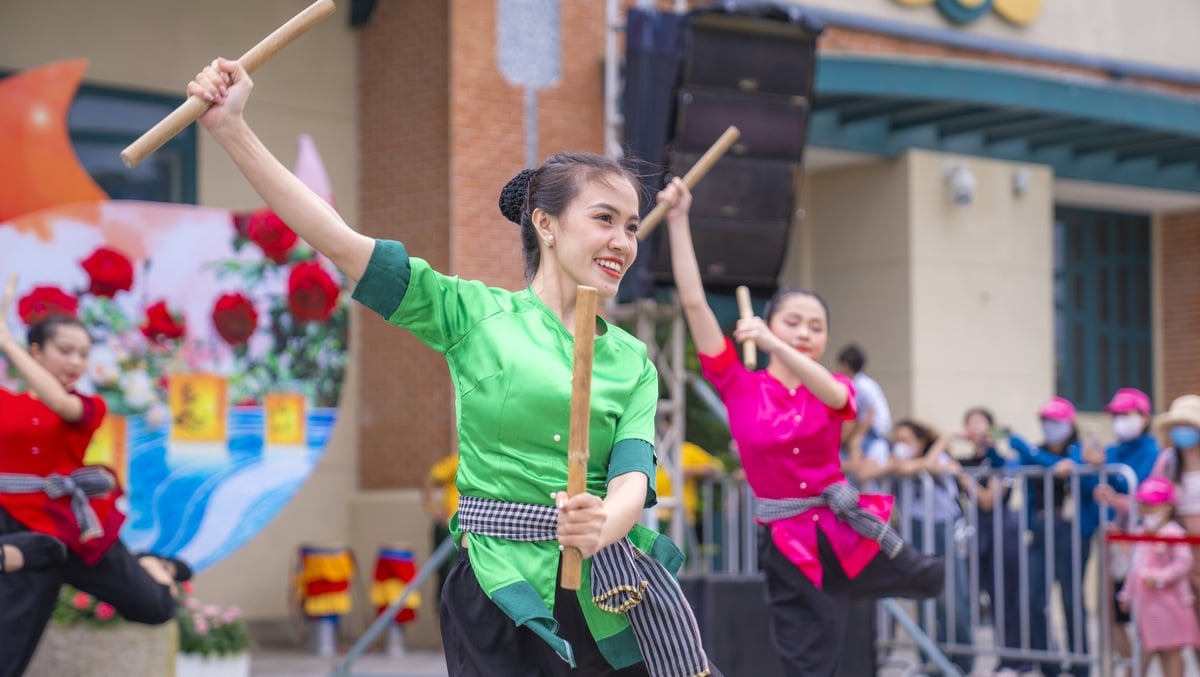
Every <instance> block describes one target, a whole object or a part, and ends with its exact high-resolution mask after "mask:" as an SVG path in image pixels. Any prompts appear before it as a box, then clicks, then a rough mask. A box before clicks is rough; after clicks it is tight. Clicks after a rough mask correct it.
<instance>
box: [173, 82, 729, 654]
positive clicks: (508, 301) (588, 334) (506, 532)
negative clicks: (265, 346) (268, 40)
mask: <svg viewBox="0 0 1200 677" xmlns="http://www.w3.org/2000/svg"><path fill="white" fill-rule="evenodd" d="M251 87H252V82H251V80H250V78H249V76H248V75H247V73H246V72H245V69H244V68H242V66H241V65H240V64H238V63H237V62H234V61H227V60H224V59H218V60H217V61H215V62H214V63H213V64H212V65H210V66H209V67H207V68H205V69H204V70H203V71H202V72H201V73H200V74H199V75H197V76H196V79H195V80H193V81H192V82H191V83H190V84H189V86H188V94H189V95H193V96H199V97H201V98H203V99H205V100H206V101H210V102H212V104H213V106H212V108H211V109H210V110H209V111H208V112H207V113H206V114H205V115H204V116H203V117H202V118H201V119H200V121H201V123H202V124H203V125H204V126H205V127H206V128H208V130H209V131H210V132H211V133H212V135H213V137H214V138H215V139H216V140H217V142H218V143H219V144H220V145H221V147H222V148H223V149H225V151H226V152H227V153H228V154H229V156H230V158H232V160H233V162H234V164H236V165H237V167H238V169H239V170H240V171H241V172H242V173H243V174H244V175H245V176H246V178H247V180H248V181H249V182H250V184H251V186H253V187H254V189H255V190H256V191H257V192H258V193H259V195H260V196H261V197H262V198H263V200H264V201H265V202H266V203H267V205H268V206H270V207H271V208H272V209H273V210H274V211H275V212H276V213H277V214H279V216H280V217H281V218H282V219H283V220H284V221H285V222H286V223H287V224H288V225H289V226H290V227H291V228H292V229H293V230H295V231H296V232H297V234H299V235H300V237H302V238H304V239H305V240H306V241H307V242H308V244H309V245H311V246H312V247H313V248H314V249H316V250H317V251H318V252H320V253H322V254H324V255H325V256H327V257H328V258H329V259H330V260H332V261H333V263H334V264H335V265H336V266H338V268H340V269H341V270H342V272H343V273H344V274H345V275H346V276H347V277H349V278H350V279H352V280H355V281H356V282H357V284H356V287H355V290H354V298H355V299H356V300H358V301H359V302H361V303H363V304H364V305H366V306H367V307H369V308H371V309H372V310H375V311H376V312H378V313H379V314H380V315H381V316H382V317H384V318H385V319H386V320H387V321H388V322H390V323H392V324H394V325H397V326H400V327H403V328H405V329H407V330H408V331H410V332H411V333H412V334H413V335H414V336H415V337H416V338H417V339H418V340H420V341H421V342H423V343H424V344H425V345H427V346H428V347H429V348H431V349H433V350H434V351H436V352H438V353H441V354H442V355H444V357H445V359H446V361H447V363H448V364H449V368H450V373H451V375H452V377H453V381H454V383H455V384H456V386H458V387H457V388H456V391H455V395H456V411H457V425H458V443H459V468H458V473H457V477H456V485H457V488H458V490H459V492H460V498H459V505H458V513H457V521H456V522H455V524H456V527H457V532H456V533H455V537H456V542H458V543H460V544H461V550H460V552H459V557H458V561H457V562H456V563H455V565H454V568H453V569H452V570H451V572H450V574H449V575H448V577H447V579H446V584H445V587H444V589H443V594H442V606H441V621H442V636H443V640H444V642H445V643H446V647H447V659H448V660H447V664H448V667H449V674H450V675H451V676H452V677H465V676H475V675H479V676H482V675H496V674H559V672H560V671H561V670H563V667H562V661H566V662H567V663H568V664H570V665H571V666H577V667H578V669H579V672H580V673H581V674H589V675H613V676H614V677H616V675H617V674H618V672H617V671H618V670H620V672H619V675H620V676H621V677H625V676H626V675H655V676H656V677H657V676H658V675H673V676H676V677H677V676H678V675H708V674H717V673H716V672H715V671H714V672H711V673H710V666H709V665H708V661H707V658H706V657H705V656H704V653H703V651H702V649H701V648H700V642H699V633H698V631H695V627H696V626H695V621H694V619H693V618H692V617H691V614H690V610H689V609H688V607H687V604H686V601H684V600H683V597H682V593H681V592H679V588H678V586H677V584H675V581H674V578H673V577H672V576H671V573H670V572H668V571H667V570H666V569H665V568H664V567H663V565H662V564H661V563H660V562H659V561H658V560H657V559H655V558H654V557H652V556H635V554H634V552H633V549H635V548H636V549H637V550H641V551H642V552H643V553H654V552H658V551H659V550H658V549H657V548H656V546H655V543H656V542H657V539H658V538H660V536H659V535H658V534H657V533H654V532H651V531H649V530H647V529H644V528H643V527H641V526H638V525H637V521H638V519H639V517H640V516H641V513H642V510H643V509H644V508H645V507H649V505H652V504H653V500H654V499H653V496H654V495H653V493H652V487H651V485H650V478H651V477H653V476H654V473H653V469H654V450H653V440H654V414H655V409H656V408H657V404H658V376H657V371H656V370H655V368H654V365H653V363H652V362H651V361H650V360H649V359H648V358H647V354H646V347H645V345H644V344H642V343H641V342H640V341H638V340H637V339H636V338H634V337H633V336H631V335H629V334H628V333H626V332H624V331H623V330H621V329H620V328H619V327H615V326H612V325H609V324H608V323H606V322H604V321H603V320H602V319H600V318H598V317H596V316H595V314H594V310H587V309H578V310H577V300H578V298H579V288H580V286H585V287H591V288H594V289H595V290H596V293H597V295H598V296H600V297H603V298H610V297H612V296H614V295H615V294H616V292H617V288H618V285H619V284H620V281H621V280H622V278H623V277H624V275H625V273H626V272H627V271H628V270H629V267H630V265H632V263H633V261H634V259H635V258H636V256H637V244H638V240H637V231H638V225H639V218H638V214H639V209H638V194H637V190H636V188H635V186H636V185H637V183H636V181H635V179H634V177H633V176H632V174H631V173H630V172H629V171H628V170H627V169H625V168H624V167H623V166H621V165H620V164H618V163H617V162H615V161H614V160H612V159H610V158H607V157H604V156H600V155H595V154H590V153H562V154H558V155H555V156H553V157H551V158H550V159H548V160H547V161H546V162H545V163H543V164H542V165H541V166H540V167H538V168H536V169H526V170H524V171H522V172H520V173H519V174H518V175H517V176H516V177H514V178H513V179H512V180H511V181H510V182H509V183H508V185H506V186H505V187H504V189H503V190H502V191H501V196H500V211H501V213H502V214H503V215H504V216H505V218H506V219H508V220H509V221H511V222H513V223H515V224H517V225H518V226H519V228H520V236H519V237H520V242H521V248H522V253H523V255H524V259H525V273H526V281H527V282H528V285H529V286H528V287H526V288H525V289H522V290H520V291H516V292H513V291H508V290H504V289H496V288H491V287H487V286H486V285H484V284H482V283H481V282H477V281H470V280H462V279H459V278H457V277H450V276H448V275H445V274H442V273H440V272H438V271H435V270H433V269H432V268H431V267H430V265H429V263H428V262H427V261H425V260H423V259H420V258H418V257H416V256H413V255H410V253H409V251H408V250H407V248H406V247H405V246H404V245H403V244H401V243H399V242H394V241H387V240H378V241H377V240H373V239H372V238H369V237H367V236H365V235H362V234H359V233H358V232H356V231H355V230H353V229H352V228H350V226H348V225H347V224H346V223H345V222H344V221H343V220H342V218H341V217H340V216H339V215H338V214H337V212H336V211H334V210H333V208H332V207H330V206H329V205H327V204H325V202H324V201H323V200H321V199H320V198H319V197H318V196H316V195H315V194H313V193H312V191H310V190H309V189H308V188H307V187H305V186H304V185H303V184H302V183H301V182H300V181H299V180H298V179H297V178H296V177H294V176H293V175H292V174H291V173H290V172H288V171H287V169H285V168H284V167H283V165H282V164H280V162H279V161H278V160H277V159H275V158H274V157H273V156H272V155H271V153H270V152H269V151H268V150H267V149H266V147H265V146H264V145H263V144H262V142H261V141H259V139H258V137H257V136H256V135H255V134H254V133H253V131H252V130H251V129H250V128H249V126H248V125H247V124H246V122H245V120H244V119H243V117H242V110H243V108H244V106H245V104H246V100H247V98H248V96H249V94H250V90H251ZM434 225H436V224H434ZM585 340H592V341H594V344H593V346H594V348H593V362H592V369H591V371H592V373H594V374H595V378H594V380H593V383H594V384H596V387H594V388H592V389H591V392H590V399H591V402H590V407H587V408H586V411H587V412H588V419H587V424H588V431H587V440H586V443H585V444H586V447H585V448H587V449H588V454H589V459H588V461H587V463H586V472H585V475H584V480H585V481H584V486H585V489H586V490H585V491H581V492H580V493H570V492H568V491H564V489H567V487H568V470H567V468H568V462H567V460H568V457H569V449H568V447H571V448H574V444H573V442H572V440H570V439H568V434H569V433H570V432H572V431H571V430H570V428H573V427H575V426H572V425H571V424H572V417H571V412H570V406H569V402H570V401H571V396H572V384H571V380H572V379H571V374H572V368H573V359H572V352H573V350H574V348H575V346H576V345H578V344H579V342H580V341H585ZM601 384H602V385H601ZM464 386H465V387H464ZM576 488H577V487H576ZM659 547H661V544H659ZM569 548H570V549H576V550H578V552H579V554H580V559H581V560H582V561H583V566H582V567H581V572H580V574H581V575H580V583H581V586H582V587H584V588H587V589H586V590H585V591H581V592H579V593H576V592H574V591H571V590H566V589H563V588H560V587H559V586H558V585H557V582H558V581H557V579H558V576H557V572H558V570H559V566H560V561H561V560H562V559H563V558H562V556H561V553H562V552H566V551H567V549H569ZM560 551H561V552H560ZM589 560H590V562H589ZM623 563H630V564H632V565H633V566H635V567H638V568H639V569H638V570H634V571H630V570H629V569H628V568H627V567H626V566H625V564H623ZM639 589H640V592H642V593H643V595H642V597H641V601H640V602H638V603H635V604H625V601H626V600H624V599H623V597H622V595H624V594H626V592H627V591H628V590H639ZM598 600H599V601H598ZM656 614H657V615H656ZM664 614H665V615H667V616H671V617H672V619H673V621H674V623H675V625H674V627H677V628H687V629H690V630H689V631H687V632H679V631H671V632H667V633H665V634H664V633H663V632H657V630H658V629H659V628H662V627H664V626H663V625H662V624H661V623H658V622H656V620H655V619H658V620H661V619H662V617H663V615H664ZM585 619H586V620H585ZM517 622H520V625H517ZM628 630H631V631H628ZM595 633H603V634H601V635H599V636H602V637H606V638H608V641H607V642H605V644H604V646H603V647H601V646H600V645H599V644H598V643H597V641H596V635H595ZM643 657H644V658H643Z"/></svg>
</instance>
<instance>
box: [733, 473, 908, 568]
mask: <svg viewBox="0 0 1200 677" xmlns="http://www.w3.org/2000/svg"><path fill="white" fill-rule="evenodd" d="M819 507H827V508H829V509H830V510H832V511H833V514H834V516H835V517H837V518H838V519H839V520H841V521H843V522H845V523H846V524H849V525H850V528H852V529H854V530H855V531H857V532H858V533H860V534H862V535H863V536H866V537H867V538H869V539H871V540H873V541H878V542H879V549H880V551H882V552H883V553H884V554H885V555H887V556H888V558H889V559H895V558H896V555H899V554H900V549H901V548H903V547H904V541H903V539H901V538H900V534H897V533H896V531H895V530H894V529H892V528H891V527H890V526H888V524H887V522H884V521H883V520H881V519H879V516H878V515H875V514H873V513H871V512H868V511H867V510H865V509H863V508H862V507H860V506H859V504H858V489H855V488H854V487H852V486H850V485H849V484H847V483H846V482H835V483H833V484H830V485H829V486H827V487H825V489H824V491H822V492H821V495H820V496H810V497H808V498H758V499H755V505H754V516H755V517H757V518H758V519H759V521H762V522H768V523H769V522H777V521H779V520H785V519H788V518H791V517H796V516H797V515H802V514H804V513H805V512H806V511H808V510H811V509H813V508H819Z"/></svg>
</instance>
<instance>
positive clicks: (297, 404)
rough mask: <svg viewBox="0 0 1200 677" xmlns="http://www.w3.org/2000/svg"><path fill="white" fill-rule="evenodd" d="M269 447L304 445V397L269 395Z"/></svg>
mask: <svg viewBox="0 0 1200 677" xmlns="http://www.w3.org/2000/svg"><path fill="white" fill-rule="evenodd" d="M263 405H264V408H265V409H266V419H267V421H266V423H267V445H268V446H269V445H272V444H275V445H297V444H304V396H303V395H300V394H297V393H267V394H266V395H265V396H264V397H263Z"/></svg>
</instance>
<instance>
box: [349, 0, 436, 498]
mask: <svg viewBox="0 0 1200 677" xmlns="http://www.w3.org/2000/svg"><path fill="white" fill-rule="evenodd" d="M449 29H450V25H449V9H448V7H447V3H446V2H445V0H404V1H403V2H381V3H378V5H377V6H376V9H375V12H374V14H373V16H372V18H371V22H370V23H369V24H368V25H367V26H365V27H364V28H362V29H359V30H360V39H359V115H360V116H361V118H360V128H361V130H362V132H361V133H362V137H361V139H360V141H359V143H360V145H361V152H360V153H359V157H360V158H361V162H362V167H361V171H360V176H361V181H362V186H361V191H360V200H361V206H360V209H359V213H360V214H361V218H362V223H361V224H358V228H359V230H361V231H362V232H364V233H366V234H368V235H371V236H373V237H385V238H392V239H397V240H400V241H402V242H404V243H405V244H406V245H407V246H408V247H409V249H410V251H411V252H412V253H413V255H415V256H420V257H422V258H425V259H427V260H429V261H430V262H431V263H432V264H433V265H434V266H435V267H437V268H439V269H442V270H445V269H446V267H447V266H448V264H449V260H450V233H449V230H448V228H447V225H446V224H447V221H448V220H449V215H450V209H449V203H448V201H447V199H446V196H447V195H448V194H449V190H450V170H449V164H450V163H449V160H450V130H449V117H448V111H449V91H448V88H447V84H446V83H447V82H448V81H449V69H450V52H449V50H448V48H447V45H449V44H450V39H449ZM358 310H359V312H358V316H357V319H358V320H359V322H358V333H359V342H358V346H359V351H360V355H359V356H358V357H357V359H359V360H360V365H361V373H362V378H361V380H360V383H361V386H360V388H361V390H360V399H359V401H360V407H359V411H358V423H359V426H360V430H361V437H360V440H361V442H360V444H361V448H360V449H359V461H360V463H359V479H360V485H361V487H362V488H363V489H383V488H391V487H400V486H412V485H414V484H417V483H419V481H420V477H421V476H422V475H423V474H424V472H425V470H426V469H427V468H428V466H429V465H430V463H432V462H433V460H435V459H436V458H438V457H440V456H442V455H444V454H445V453H446V451H447V450H448V449H449V448H450V445H451V431H452V422H453V406H454V400H453V398H452V397H451V393H450V389H449V386H448V383H449V382H448V374H447V370H446V366H445V363H444V362H443V361H442V360H441V359H439V358H438V356H437V355H436V354H435V353H434V352H433V351H431V350H430V349H428V348H426V347H425V346H424V345H422V344H421V343H419V342H418V341H416V340H415V339H414V338H412V336H410V335H409V334H408V333H407V332H405V331H403V330H400V329H397V328H395V327H392V326H390V325H388V324H387V323H386V322H384V321H383V320H382V319H381V318H380V317H379V316H378V315H376V314H375V313H373V312H371V311H369V310H366V309H365V308H361V307H360V308H359V309H358Z"/></svg>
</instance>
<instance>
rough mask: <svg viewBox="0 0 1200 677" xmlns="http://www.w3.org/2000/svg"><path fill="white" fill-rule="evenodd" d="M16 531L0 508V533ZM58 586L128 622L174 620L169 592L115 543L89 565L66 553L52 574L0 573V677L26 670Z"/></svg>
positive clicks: (18, 527) (18, 526) (20, 528)
mask: <svg viewBox="0 0 1200 677" xmlns="http://www.w3.org/2000/svg"><path fill="white" fill-rule="evenodd" d="M20 531H28V529H26V528H25V527H24V526H23V525H22V524H20V523H19V522H17V521H16V520H14V519H13V518H12V517H11V516H10V515H9V514H8V513H7V512H5V511H4V510H3V509H0V534H9V533H16V532H20ZM63 583H68V584H70V585H72V586H74V587H76V588H78V589H79V590H82V591H83V592H86V593H88V594H90V595H92V596H93V597H95V598H96V599H99V600H100V601H103V602H108V603H109V604H111V605H112V606H113V608H114V609H116V611H117V613H118V614H120V615H121V617H122V618H124V619H125V620H127V621H132V622H134V623H146V624H150V625H157V624H159V623H166V622H167V621H169V620H171V619H172V618H174V617H175V600H174V598H172V597H171V590H170V588H168V587H166V586H164V585H160V584H159V583H158V582H156V581H155V580H154V579H153V578H150V575H149V574H147V573H146V571H145V569H143V568H142V565H140V564H138V562H137V559H135V558H134V556H133V555H131V554H130V553H129V551H128V550H126V549H125V546H123V545H121V543H120V542H119V541H118V542H117V543H114V544H113V546H112V548H110V549H109V550H108V552H106V553H104V556H103V557H101V558H100V560H99V561H98V562H96V563H95V564H93V565H91V566H88V565H87V564H85V563H84V562H83V560H82V559H80V558H79V556H78V555H76V554H75V553H74V552H68V554H67V561H66V563H65V564H63V565H62V566H61V567H59V568H57V569H53V570H51V571H44V572H24V571H18V572H16V573H12V574H0V677H18V675H21V674H22V673H24V672H25V668H26V666H28V665H29V660H30V659H31V658H33V652H34V650H36V649H37V645H38V641H40V640H41V638H42V632H43V631H44V630H45V629H46V623H47V621H49V620H50V615H51V614H52V613H53V612H54V606H55V603H56V601H57V600H58V590H59V588H60V587H61V586H62V584H63Z"/></svg>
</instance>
